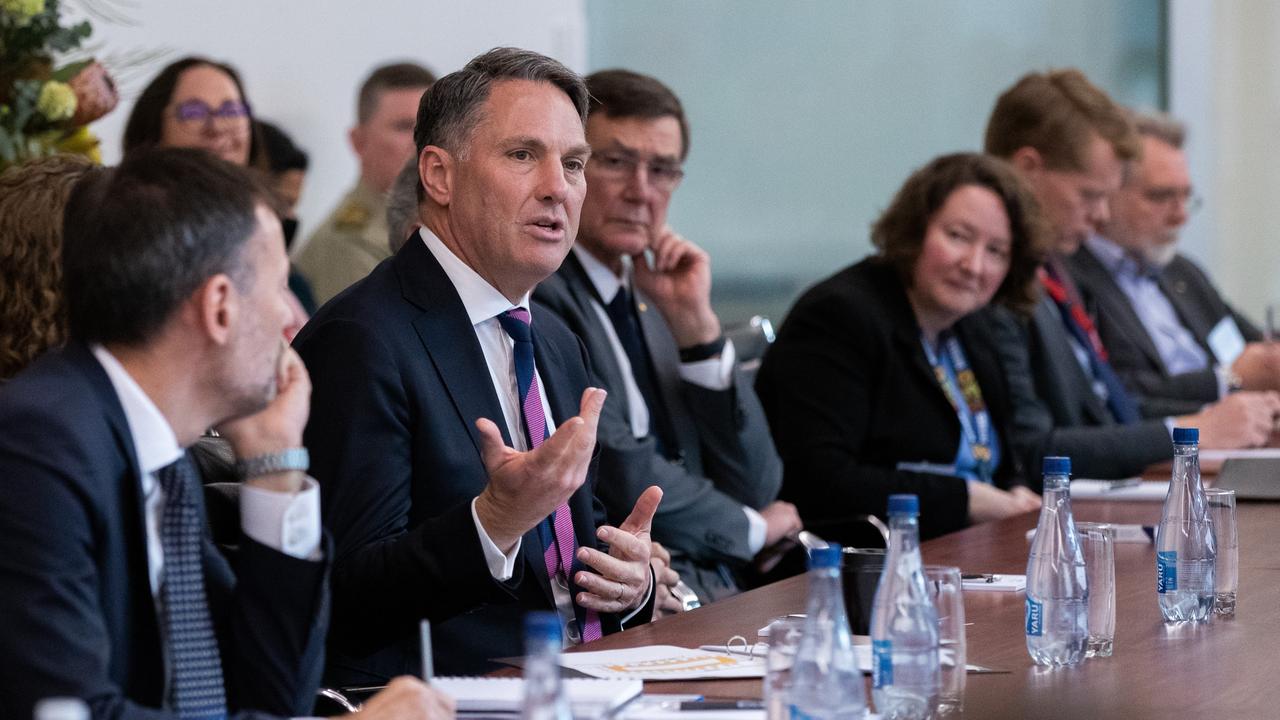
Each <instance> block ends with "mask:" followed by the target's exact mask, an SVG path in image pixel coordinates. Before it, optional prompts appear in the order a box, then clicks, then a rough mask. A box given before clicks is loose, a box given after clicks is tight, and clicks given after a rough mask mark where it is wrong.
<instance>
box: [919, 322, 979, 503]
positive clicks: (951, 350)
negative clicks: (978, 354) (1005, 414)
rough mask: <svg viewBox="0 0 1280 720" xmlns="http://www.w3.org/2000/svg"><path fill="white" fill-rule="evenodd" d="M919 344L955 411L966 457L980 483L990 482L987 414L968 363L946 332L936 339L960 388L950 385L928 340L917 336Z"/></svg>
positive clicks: (960, 349) (958, 345)
mask: <svg viewBox="0 0 1280 720" xmlns="http://www.w3.org/2000/svg"><path fill="white" fill-rule="evenodd" d="M920 344H921V345H922V346H923V347H924V354H925V357H926V358H927V359H928V360H929V364H930V365H932V366H933V374H934V376H935V377H937V379H938V384H939V385H941V386H942V391H943V393H944V394H945V395H946V396H947V400H948V401H950V403H951V407H952V408H953V409H954V410H955V411H956V417H957V418H959V419H960V432H961V434H962V435H963V436H964V438H963V439H964V441H965V442H967V443H968V444H969V452H970V454H972V455H973V459H974V461H975V462H977V464H978V476H979V477H980V478H981V479H982V481H983V482H991V472H992V467H991V459H992V458H991V456H992V452H991V415H990V413H988V412H987V405H986V402H984V401H983V399H982V388H981V387H980V386H979V385H978V380H977V378H976V377H975V376H974V374H973V371H972V370H971V369H970V368H969V361H968V359H967V358H966V357H965V356H964V350H963V349H962V348H961V347H960V340H959V339H957V338H956V336H955V335H953V334H950V333H946V334H944V335H940V336H939V337H938V345H939V346H941V348H942V349H943V351H944V352H945V353H946V358H947V360H949V361H950V362H951V369H952V371H953V372H954V373H955V377H956V379H957V382H959V383H960V385H961V387H957V386H956V383H955V382H952V380H951V376H950V375H949V374H948V373H947V368H946V367H945V366H944V365H943V363H942V362H941V358H939V357H938V354H937V352H936V351H935V350H934V349H933V346H931V345H930V344H929V341H928V340H926V339H924V338H923V337H921V338H920Z"/></svg>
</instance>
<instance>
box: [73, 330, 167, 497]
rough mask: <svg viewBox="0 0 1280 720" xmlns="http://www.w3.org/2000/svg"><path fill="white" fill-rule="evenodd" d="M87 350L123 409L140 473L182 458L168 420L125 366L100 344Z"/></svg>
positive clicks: (146, 474) (147, 472) (144, 473)
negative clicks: (94, 359)
mask: <svg viewBox="0 0 1280 720" xmlns="http://www.w3.org/2000/svg"><path fill="white" fill-rule="evenodd" d="M90 350H92V351H93V356H94V357H96V358H97V359H98V362H99V363H101V364H102V369H103V370H105V371H106V372H107V378H108V379H110V380H111V386H112V387H113V388H115V391H116V397H117V398H119V399H120V406H121V407H123V408H124V417H125V420H126V421H128V424H129V434H130V435H131V436H132V438H133V449H134V452H136V453H137V454H138V466H139V468H140V469H141V471H142V474H143V476H144V477H145V476H148V475H150V474H151V473H153V472H155V471H157V470H159V469H160V468H162V467H164V466H166V465H170V464H172V463H173V462H174V461H175V460H177V459H178V458H180V457H182V448H181V447H179V446H178V438H177V436H176V435H174V433H173V428H172V427H170V425H169V421H168V420H166V419H165V417H164V414H163V413H161V412H160V408H158V407H156V404H155V403H154V402H152V401H151V398H150V397H148V396H147V393H146V392H145V391H144V390H143V389H142V388H141V387H140V386H139V385H138V383H137V381H136V380H134V379H133V376H131V375H130V374H129V371H128V370H125V369H124V365H121V364H120V361H119V360H117V359H116V357H115V356H114V355H112V354H111V352H110V351H109V350H107V349H106V348H105V347H103V346H101V345H97V344H95V345H92V346H91V347H90Z"/></svg>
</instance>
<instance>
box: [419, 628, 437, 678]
mask: <svg viewBox="0 0 1280 720" xmlns="http://www.w3.org/2000/svg"><path fill="white" fill-rule="evenodd" d="M418 640H419V642H420V644H421V650H422V682H424V683H427V684H430V683H431V678H432V677H433V676H434V675H435V668H434V667H433V665H432V662H431V621H430V620H423V621H422V622H421V623H419V624H418Z"/></svg>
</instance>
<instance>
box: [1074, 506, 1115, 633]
mask: <svg viewBox="0 0 1280 720" xmlns="http://www.w3.org/2000/svg"><path fill="white" fill-rule="evenodd" d="M1076 533H1077V534H1079V536H1080V551H1081V552H1082V553H1084V572H1085V580H1086V582H1087V583H1088V585H1089V642H1088V645H1087V646H1086V647H1085V657H1111V650H1112V646H1113V645H1114V643H1115V637H1116V528H1115V526H1114V525H1109V524H1107V523H1092V522H1078V523H1076Z"/></svg>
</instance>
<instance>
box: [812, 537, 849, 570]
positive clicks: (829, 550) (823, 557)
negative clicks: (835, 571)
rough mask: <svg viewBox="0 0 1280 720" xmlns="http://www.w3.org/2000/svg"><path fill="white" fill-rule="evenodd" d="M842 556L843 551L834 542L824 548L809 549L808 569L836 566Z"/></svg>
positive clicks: (838, 565)
mask: <svg viewBox="0 0 1280 720" xmlns="http://www.w3.org/2000/svg"><path fill="white" fill-rule="evenodd" d="M843 557H844V551H843V550H842V549H841V548H840V546H839V545H836V544H835V543H831V544H829V545H827V546H826V547H824V548H813V549H812V550H810V551H809V569H810V570H817V569H818V568H838V567H840V561H841V559H842V558H843Z"/></svg>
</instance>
